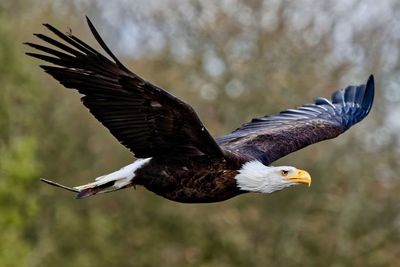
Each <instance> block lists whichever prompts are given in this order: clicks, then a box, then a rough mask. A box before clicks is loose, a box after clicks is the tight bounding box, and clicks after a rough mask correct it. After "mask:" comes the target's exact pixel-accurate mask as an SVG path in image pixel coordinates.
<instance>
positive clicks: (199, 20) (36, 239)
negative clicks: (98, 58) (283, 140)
mask: <svg viewBox="0 0 400 267" xmlns="http://www.w3.org/2000/svg"><path fill="white" fill-rule="evenodd" d="M85 15H88V16H89V17H90V18H91V19H92V21H93V22H94V24H95V25H96V27H97V29H98V30H99V32H100V34H101V35H102V36H103V38H104V40H105V41H106V43H107V44H108V45H109V47H110V48H111V50H113V51H115V54H116V55H117V56H118V57H119V58H121V59H122V61H123V62H124V63H125V64H126V65H127V66H128V67H129V68H131V69H132V70H133V71H135V72H136V73H138V74H140V75H141V76H143V77H144V78H146V79H148V80H150V81H151V82H154V83H156V84H158V85H160V86H162V87H163V88H166V89H168V90H169V91H170V92H172V93H173V94H175V95H177V96H178V97H180V98H181V99H183V100H185V101H186V102H188V103H190V104H191V105H192V106H193V107H194V108H195V110H196V111H197V112H198V114H199V116H200V118H201V119H202V120H203V122H204V123H205V125H207V127H208V128H209V130H210V132H211V133H212V134H213V135H214V136H218V135H222V134H225V133H228V132H230V131H231V130H233V129H235V128H236V127H238V126H239V125H240V124H241V123H243V122H245V121H247V120H249V119H250V118H252V117H254V116H256V115H257V116H258V115H264V114H269V113H276V112H279V111H280V110H283V109H286V108H293V107H297V106H300V105H302V104H304V103H309V102H311V101H312V100H313V99H314V98H315V97H317V96H323V97H330V94H331V93H332V91H333V90H335V89H339V88H341V87H344V86H346V85H348V84H360V83H364V82H366V80H367V78H368V76H369V74H371V73H373V74H374V75H375V78H376V98H375V103H374V107H373V109H372V112H371V114H370V115H369V116H368V117H367V118H366V119H365V120H364V121H363V122H362V123H361V124H358V125H356V126H355V127H354V128H352V129H351V130H350V131H349V132H347V133H345V134H344V135H342V136H340V138H338V139H334V140H330V141H326V142H323V143H319V144H318V145H314V146H311V147H308V148H306V149H303V150H301V151H299V152H296V153H294V154H292V155H289V156H287V157H285V158H283V159H281V160H279V161H278V162H276V163H275V164H276V165H278V164H288V165H293V166H297V167H299V168H302V169H306V170H309V172H310V173H311V175H312V177H313V184H312V186H311V188H307V187H301V186H299V187H295V188H290V189H288V190H284V191H282V192H279V193H276V194H271V195H260V194H248V195H243V196H239V197H236V198H234V199H231V200H229V201H226V202H222V203H216V204H207V205H204V204H203V205H187V204H186V205H184V204H179V203H174V202H171V201H167V200H165V199H162V198H161V197H158V196H156V195H154V194H153V193H151V192H148V191H146V190H144V189H143V188H138V189H137V190H123V191H119V192H117V193H113V194H106V195H99V196H95V197H93V198H90V199H86V200H83V201H77V200H74V199H73V198H72V197H73V195H72V194H71V193H69V192H65V191H62V190H58V189H56V188H52V187H49V186H47V185H45V184H42V183H40V182H39V180H38V179H39V178H40V177H45V178H51V179H55V180H56V181H59V182H62V183H65V184H67V185H78V184H82V183H86V182H88V181H90V180H91V179H93V178H94V177H97V176H100V175H102V174H105V173H109V172H112V171H114V170H116V169H119V168H120V167H122V166H124V165H126V164H129V163H131V162H132V161H133V160H134V159H133V157H132V155H131V154H130V153H129V152H128V151H127V150H126V149H124V147H123V146H121V145H119V144H118V142H117V141H116V140H115V139H114V138H113V137H112V136H111V134H109V133H108V131H107V129H105V128H104V127H102V126H101V125H100V124H99V123H98V122H97V121H96V120H95V119H94V118H93V117H91V115H90V114H89V112H88V111H87V110H86V109H85V108H84V107H83V106H82V105H81V103H80V101H79V95H78V94H77V93H76V92H74V91H70V90H66V89H64V88H63V87H62V86H60V85H59V84H58V83H57V82H55V81H54V80H53V79H51V78H50V77H49V76H48V75H46V74H45V73H43V71H42V70H41V69H40V68H39V67H38V64H40V62H39V61H37V60H34V59H32V58H29V57H27V56H25V55H24V52H26V51H28V50H30V49H28V48H27V47H24V46H23V45H22V42H24V41H37V40H36V39H35V38H34V37H33V36H32V33H35V32H36V33H37V32H42V33H49V32H48V31H47V30H46V29H45V28H44V27H43V26H42V25H41V23H50V24H52V25H54V26H56V27H58V28H59V29H61V30H62V31H69V30H70V29H72V32H73V33H74V34H75V35H77V36H78V37H80V38H81V39H83V40H84V41H87V42H89V43H90V44H92V45H94V46H95V47H96V48H98V45H97V44H95V41H94V38H93V37H92V36H91V34H90V31H89V29H88V27H87V25H86V22H85V17H84V16H85ZM399 48H400V2H399V1H397V0H392V1H391V0H387V1H374V0H366V1H354V0H350V1H348V0H339V1H317V0H299V1H277V0H265V1H261V0H250V1H244V0H243V1H241V0H223V1H212V0H207V1H198V0H191V1H174V0H162V1H161V0H159V1H155V0H145V1H144V0H136V1H128V0H121V1H107V0H90V1H83V0H73V1H62V0H57V1H51V0H43V1H36V0H14V1H7V0H0V229H1V230H0V266H30V267H36V266H80V267H81V266H83V267H84V266H98V267H101V266H222V267H223V266H334V267H339V266H400V262H399V255H400V202H399V200H400V178H399V172H400V166H399V164H400V163H399V160H398V159H399V156H400V144H399V130H400V105H399V104H400V88H399V87H400V75H399V74H400V61H399Z"/></svg>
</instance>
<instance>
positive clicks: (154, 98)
mask: <svg viewBox="0 0 400 267" xmlns="http://www.w3.org/2000/svg"><path fill="white" fill-rule="evenodd" d="M87 22H88V25H89V28H90V30H91V32H92V34H93V36H94V37H95V39H96V40H97V42H98V43H99V44H100V46H101V47H102V48H103V50H104V51H105V52H106V53H107V55H108V56H109V57H110V58H111V59H112V60H110V59H109V58H107V57H106V56H104V55H103V54H101V53H99V52H98V51H96V50H95V49H93V48H92V47H91V46H89V45H88V44H86V43H85V42H83V41H82V40H80V39H79V38H77V37H76V36H74V35H72V33H66V34H64V33H62V32H60V31H59V30H57V29H56V28H55V27H53V26H51V25H49V24H44V26H45V27H46V28H47V29H48V30H49V31H51V32H52V33H53V34H54V35H55V36H56V37H58V38H60V39H61V40H62V41H63V42H65V43H63V42H60V41H58V40H55V39H53V38H51V37H49V36H46V35H44V34H34V35H35V36H36V37H38V38H39V39H41V40H42V41H44V42H45V43H46V44H47V45H51V46H53V47H47V46H44V45H39V44H35V43H25V44H26V45H28V46H30V47H32V48H34V49H36V50H38V51H39V53H32V52H28V53H26V54H27V55H29V56H32V57H34V58H38V59H40V60H43V61H45V62H48V63H51V64H53V66H52V65H41V66H40V67H41V68H42V69H43V70H44V71H45V72H46V73H48V74H50V75H51V76H52V77H54V78H55V79H56V80H58V81H59V82H60V83H61V84H62V85H64V86H65V87H66V88H72V89H77V90H78V91H79V92H80V93H81V94H83V97H82V102H83V104H84V105H85V106H86V107H87V108H88V109H89V110H90V112H91V113H92V114H93V115H94V116H95V117H96V118H97V119H98V120H99V121H100V122H101V123H102V124H103V125H104V126H106V127H107V128H108V129H109V131H110V132H111V133H112V134H113V135H114V136H115V137H116V138H117V139H118V140H119V141H120V142H121V143H122V144H123V145H124V146H126V147H127V148H128V149H130V150H131V151H132V152H133V153H134V154H135V156H136V157H141V158H144V157H153V156H157V155H164V154H170V153H180V154H183V155H189V154H190V155H191V154H196V155H197V154H210V155H213V156H221V157H222V156H223V154H222V151H221V149H220V148H219V146H218V145H217V144H216V142H215V141H214V139H213V138H212V137H211V135H210V134H209V132H208V131H207V130H206V129H205V127H204V125H203V124H202V123H201V121H200V119H199V118H198V116H197V114H196V113H195V112H194V110H193V109H192V108H191V107H190V106H189V105H187V104H186V103H184V102H183V101H181V100H179V99H177V98H176V97H175V96H173V95H171V94H170V93H168V92H167V91H165V90H163V89H161V88H160V87H158V86H156V85H153V84H151V83H149V82H147V81H145V80H144V79H142V78H141V77H139V76H138V75H136V74H134V73H133V72H131V71H129V70H128V69H127V68H126V67H125V66H124V65H123V64H122V63H121V62H120V61H119V60H118V59H117V58H116V56H115V55H114V54H113V53H112V52H111V50H110V49H109V48H108V47H107V45H106V44H105V42H104V41H103V40H102V38H101V37H100V35H99V33H98V32H97V30H96V29H95V27H94V26H93V24H92V23H91V22H90V20H89V19H88V18H87ZM56 49H57V50H56Z"/></svg>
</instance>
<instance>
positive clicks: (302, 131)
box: [216, 75, 375, 165]
mask: <svg viewBox="0 0 400 267" xmlns="http://www.w3.org/2000/svg"><path fill="white" fill-rule="evenodd" d="M374 90H375V89H374V78H373V76H372V75H371V76H370V77H369V79H368V82H367V84H366V85H364V84H363V85H359V86H348V87H347V88H345V89H341V90H338V91H336V92H334V93H333V94H332V102H330V101H329V100H327V99H325V98H317V99H316V100H315V103H314V104H307V105H304V106H302V107H300V108H298V109H288V110H285V111H282V112H281V113H279V114H277V115H272V116H264V117H257V118H254V119H252V121H251V122H249V123H246V124H244V125H242V126H241V127H240V128H238V129H237V130H235V131H233V132H232V133H230V134H228V135H225V136H221V137H219V138H217V139H216V140H217V143H218V144H219V145H220V146H221V148H222V149H223V150H225V151H227V152H230V153H233V154H235V155H237V156H240V157H242V158H243V159H244V160H250V159H258V160H260V161H261V162H263V163H264V164H266V165H268V164H271V163H272V162H274V161H275V160H277V159H279V158H281V157H283V156H285V155H287V154H289V153H292V152H294V151H296V150H299V149H301V148H303V147H306V146H308V145H311V144H314V143H317V142H319V141H322V140H326V139H331V138H334V137H336V136H338V135H339V134H341V133H343V132H345V131H346V130H347V129H349V128H350V127H351V126H353V125H354V124H356V123H358V122H359V121H361V120H362V119H364V118H365V117H366V116H367V115H368V113H369V111H370V110H371V107H372V102H373V100H374Z"/></svg>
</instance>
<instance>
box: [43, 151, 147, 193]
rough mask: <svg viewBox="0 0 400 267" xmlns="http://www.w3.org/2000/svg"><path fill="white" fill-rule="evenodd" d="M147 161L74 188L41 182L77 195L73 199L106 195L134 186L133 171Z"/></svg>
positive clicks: (44, 180) (136, 162)
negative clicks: (100, 194)
mask: <svg viewBox="0 0 400 267" xmlns="http://www.w3.org/2000/svg"><path fill="white" fill-rule="evenodd" d="M148 161H150V158H149V159H138V160H136V161H135V162H134V163H132V164H129V165H127V166H125V167H123V168H122V169H120V170H118V171H115V172H113V173H110V174H107V175H103V176H100V177H97V178H96V179H95V181H94V182H92V183H88V184H84V185H80V186H75V187H68V186H65V185H62V184H59V183H56V182H53V181H49V180H46V179H41V180H42V181H43V182H45V183H47V184H50V185H52V186H56V187H59V188H62V189H65V190H68V191H72V192H75V193H78V194H77V195H76V197H75V198H77V199H81V198H86V197H90V196H93V195H95V194H99V193H108V192H113V191H116V190H120V189H123V188H127V187H131V186H134V184H133V182H132V180H133V178H134V177H135V171H136V170H137V169H138V168H140V167H141V166H142V165H143V164H145V163H147V162H148Z"/></svg>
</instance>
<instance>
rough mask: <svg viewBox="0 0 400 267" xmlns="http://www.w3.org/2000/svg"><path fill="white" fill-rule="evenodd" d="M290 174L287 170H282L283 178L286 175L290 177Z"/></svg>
mask: <svg viewBox="0 0 400 267" xmlns="http://www.w3.org/2000/svg"><path fill="white" fill-rule="evenodd" d="M288 173H289V171H287V170H281V175H282V176H286V175H288Z"/></svg>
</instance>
